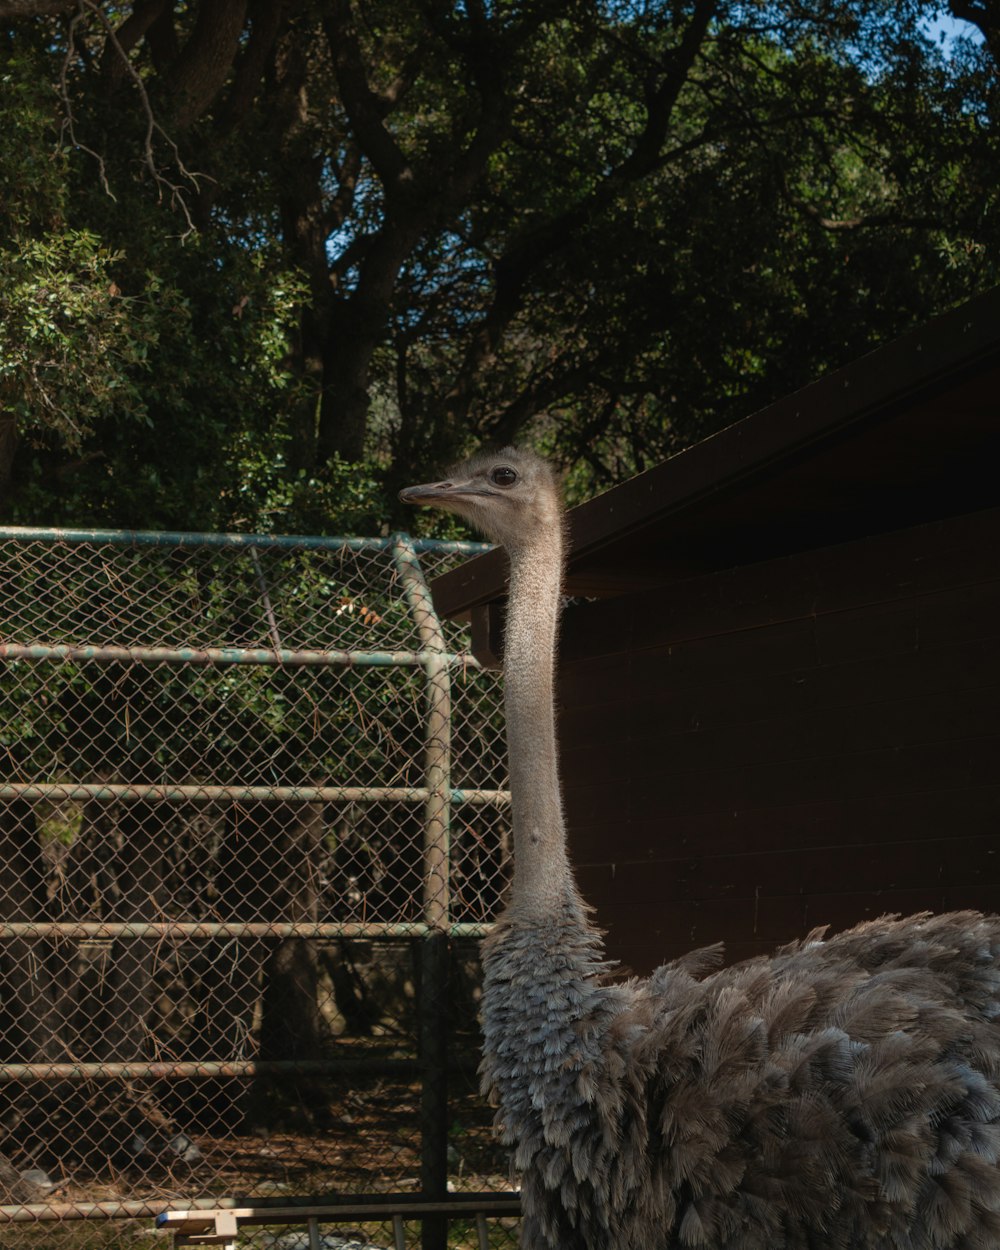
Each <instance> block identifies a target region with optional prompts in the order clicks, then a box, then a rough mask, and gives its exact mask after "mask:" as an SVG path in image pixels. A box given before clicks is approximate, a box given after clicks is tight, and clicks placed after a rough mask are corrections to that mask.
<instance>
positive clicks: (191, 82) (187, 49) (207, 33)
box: [167, 0, 247, 131]
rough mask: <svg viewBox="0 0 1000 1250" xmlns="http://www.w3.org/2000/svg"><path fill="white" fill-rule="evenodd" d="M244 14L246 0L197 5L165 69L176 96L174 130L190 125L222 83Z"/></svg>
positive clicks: (185, 128)
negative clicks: (181, 43)
mask: <svg viewBox="0 0 1000 1250" xmlns="http://www.w3.org/2000/svg"><path fill="white" fill-rule="evenodd" d="M246 15H247V0H211V3H203V4H200V5H199V6H198V10H197V17H196V18H195V24H194V30H193V31H192V32H191V34H190V36H189V37H188V40H187V42H186V43H185V44H184V47H183V48H182V49H181V51H180V54H179V55H178V57H177V59H176V60H175V61H174V63H173V65H171V67H170V69H169V71H168V73H167V80H168V86H169V88H170V90H171V92H172V93H173V94H174V95H175V96H176V99H177V103H176V105H175V107H174V109H173V120H174V125H175V126H176V127H177V129H178V130H181V131H184V130H187V129H188V128H189V127H190V126H191V125H193V124H194V122H196V121H197V120H198V118H199V117H201V116H202V114H203V113H205V112H206V111H207V110H208V108H209V107H210V106H211V104H212V102H213V101H214V100H215V98H216V96H217V95H218V94H219V92H220V91H221V90H222V88H223V86H224V85H225V82H226V80H227V78H228V77H229V74H230V72H231V70H232V68H233V61H234V59H235V57H236V52H237V49H238V48H239V41H240V36H241V35H242V33H243V25H244V22H245V21H246Z"/></svg>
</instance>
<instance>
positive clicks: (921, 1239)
mask: <svg viewBox="0 0 1000 1250" xmlns="http://www.w3.org/2000/svg"><path fill="white" fill-rule="evenodd" d="M401 498H402V499H404V500H406V501H408V502H412V503H419V504H427V505H431V506H437V507H442V508H445V509H448V510H451V511H454V512H457V513H459V514H460V515H461V516H463V517H465V518H467V519H468V520H470V521H471V522H472V523H473V524H475V525H476V526H477V527H478V528H479V529H481V530H482V531H484V532H485V533H486V534H487V535H488V536H489V537H491V538H492V539H493V540H494V541H497V542H500V543H501V544H502V545H503V546H504V547H505V548H506V550H507V553H508V556H509V559H510V594H509V601H508V613H507V630H506V638H505V646H504V669H505V703H506V715H507V734H508V748H509V757H510V785H511V798H512V806H513V839H514V871H513V879H512V882H511V889H510V896H509V902H508V905H507V908H506V910H505V912H504V914H503V915H502V917H501V918H500V920H499V922H498V924H497V927H496V930H495V932H494V934H493V935H492V937H491V938H490V939H489V941H488V943H487V945H486V948H485V951H484V965H485V982H484V990H483V1009H482V1015H483V1027H484V1056H483V1062H482V1069H481V1071H482V1076H483V1084H484V1089H485V1090H486V1091H487V1092H488V1093H489V1094H490V1095H491V1096H492V1097H493V1099H494V1101H495V1102H496V1104H497V1107H498V1111H497V1122H498V1125H499V1127H500V1129H501V1132H502V1135H503V1140H504V1141H505V1143H506V1144H507V1145H509V1146H510V1147H511V1148H512V1156H513V1165H514V1167H515V1168H516V1170H517V1171H518V1172H519V1173H520V1174H521V1178H522V1200H523V1210H524V1219H523V1222H522V1234H521V1237H522V1240H521V1244H522V1246H523V1247H525V1248H526V1250H667V1248H668V1247H669V1248H674V1247H692V1248H696V1247H705V1248H706V1250H722V1248H732V1250H736V1248H739V1250H792V1248H793V1247H794V1248H796V1250H798V1248H800V1247H801V1248H802V1250H805V1248H809V1250H848V1248H850V1250H868V1248H872V1250H874V1248H875V1247H879V1248H882V1250H890V1248H891V1250H987V1248H993V1250H995V1248H997V1247H1000V1168H998V1157H1000V1093H998V1086H1000V1023H998V1018H1000V973H998V964H997V954H998V947H1000V921H998V920H997V919H996V918H986V917H983V916H980V915H978V914H976V913H972V912H963V913H955V914H951V915H942V916H933V917H932V916H930V915H922V916H915V917H912V918H910V919H906V920H894V919H883V920H878V921H874V922H872V923H869V924H864V925H861V926H859V927H858V928H855V929H852V930H850V931H849V932H846V933H842V934H839V935H837V936H835V937H833V938H830V939H829V940H823V939H822V931H820V932H818V933H815V934H811V935H810V936H809V937H807V938H806V939H805V940H804V941H803V942H800V943H795V944H793V945H791V946H788V947H786V948H784V949H783V950H781V951H779V952H778V953H777V954H776V955H774V956H773V957H770V958H759V959H754V960H750V961H748V962H746V963H743V964H740V965H737V966H735V967H730V968H719V967H718V965H719V963H720V961H721V950H720V948H718V947H715V948H708V949H707V950H703V951H697V952H694V953H693V954H691V955H689V956H686V957H685V958H683V959H680V960H676V961H674V962H673V963H669V964H667V965H665V966H664V967H662V968H659V969H657V970H656V971H655V972H654V973H653V974H652V975H651V976H650V977H649V978H647V979H645V980H630V981H624V982H620V983H615V982H614V981H612V980H611V979H610V975H609V974H610V971H611V969H610V968H609V965H608V964H606V963H605V961H604V958H603V947H602V943H601V939H600V936H599V934H598V932H597V931H596V930H595V929H594V928H593V927H592V925H591V924H590V923H589V920H588V915H587V909H586V906H585V905H584V903H583V902H582V900H581V898H580V895H579V893H578V892H577V889H576V885H575V882H574V879H573V874H572V870H571V868H570V864H569V859H568V855H567V849H566V835H565V824H564V819H563V812H562V801H561V794H560V787H559V778H558V769H557V751H556V735H555V718H554V702H553V682H554V664H555V644H556V634H557V625H558V614H559V599H560V585H561V575H562V562H563V555H562V547H563V522H562V508H561V503H560V499H559V491H558V488H557V486H556V484H555V482H554V480H553V477H552V474H551V471H550V470H549V468H548V466H547V465H546V464H545V462H544V461H542V460H540V459H539V458H538V457H536V456H534V455H532V454H530V453H527V452H524V451H519V450H515V449H514V448H505V449H504V450H503V451H502V452H500V453H498V454H496V455H494V456H485V455H484V456H477V457H474V458H473V459H472V460H470V461H469V462H467V463H466V464H464V465H462V466H461V467H460V468H458V469H456V470H454V471H453V473H452V474H451V476H450V477H449V478H448V479H447V480H446V481H442V482H437V483H432V484H428V485H426V486H416V487H411V488H409V489H407V490H405V491H403V492H402V494H401Z"/></svg>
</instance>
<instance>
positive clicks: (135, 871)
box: [0, 527, 516, 1250]
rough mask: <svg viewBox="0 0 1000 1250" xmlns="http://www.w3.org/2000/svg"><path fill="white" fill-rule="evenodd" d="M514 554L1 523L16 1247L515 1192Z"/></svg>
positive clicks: (5, 1036) (10, 1215)
mask: <svg viewBox="0 0 1000 1250" xmlns="http://www.w3.org/2000/svg"><path fill="white" fill-rule="evenodd" d="M487 549H488V548H487V546H486V545H484V544H479V543H462V542H447V543H441V542H437V541H435V540H425V539H412V538H410V537H408V536H406V535H400V534H395V535H389V536H387V537H384V538H360V539H354V538H336V537H334V538H323V537H309V536H305V537H295V536H291V537H288V536H272V535H222V534H184V533H132V532H128V531H117V530H115V531H111V530H79V529H77V530H72V529H67V530H58V529H39V528H27V527H4V528H0V581H2V583H3V585H4V587H5V602H4V605H3V608H2V610H0V700H2V701H3V712H2V716H0V858H2V860H3V862H4V865H5V873H4V875H3V877H2V878H0V1125H6V1126H7V1128H6V1129H0V1223H7V1224H9V1225H10V1226H12V1227H14V1226H20V1225H22V1224H25V1223H33V1222H37V1221H39V1220H42V1221H47V1220H57V1221H62V1220H78V1219H122V1218H138V1217H142V1218H148V1217H152V1216H154V1215H159V1214H161V1213H163V1212H165V1211H167V1210H169V1209H170V1208H171V1207H177V1206H183V1207H184V1208H185V1209H186V1210H190V1211H197V1210H200V1209H206V1210H207V1209H209V1208H211V1209H213V1210H217V1209H219V1208H225V1207H227V1206H234V1207H235V1205H237V1204H238V1205H239V1206H240V1207H241V1208H247V1207H248V1201H247V1200H248V1199H249V1206H250V1207H252V1208H253V1209H254V1210H255V1211H256V1210H257V1209H263V1208H266V1207H268V1206H269V1205H271V1204H275V1205H278V1204H282V1203H283V1204H284V1206H285V1207H286V1208H287V1207H288V1206H289V1200H290V1199H299V1198H302V1199H305V1198H310V1199H316V1198H317V1197H319V1196H322V1195H323V1194H324V1193H327V1194H328V1193H330V1192H333V1191H336V1192H337V1193H338V1194H339V1195H347V1196H348V1199H349V1200H351V1201H357V1202H358V1203H359V1204H360V1205H361V1206H363V1207H364V1209H365V1211H366V1212H367V1211H370V1210H372V1209H373V1208H371V1206H370V1199H372V1198H373V1197H374V1195H375V1193H376V1192H378V1193H381V1194H383V1195H384V1194H385V1193H386V1192H388V1193H389V1194H393V1191H394V1190H395V1189H399V1188H400V1187H402V1190H406V1192H405V1193H403V1192H402V1191H401V1192H400V1193H398V1194H395V1195H394V1196H393V1197H392V1198H391V1199H390V1198H386V1199H385V1201H391V1202H392V1203H396V1204H397V1206H396V1208H395V1209H398V1201H399V1200H400V1199H405V1200H406V1201H409V1202H413V1201H424V1202H425V1203H427V1204H429V1205H428V1207H427V1212H428V1214H427V1218H426V1219H425V1220H424V1222H423V1225H422V1229H423V1231H422V1233H421V1245H422V1247H423V1250H444V1246H445V1241H444V1238H445V1237H446V1235H447V1221H446V1220H444V1217H443V1216H442V1215H441V1214H440V1211H439V1210H438V1208H439V1207H440V1204H442V1203H445V1204H446V1203H447V1201H448V1200H449V1199H450V1198H453V1197H454V1196H452V1195H449V1193H448V1190H449V1188H452V1187H456V1186H457V1187H458V1188H459V1189H469V1188H471V1189H473V1190H477V1191H478V1190H489V1189H491V1188H495V1189H497V1190H501V1191H502V1190H505V1189H506V1186H507V1178H506V1165H505V1163H504V1161H503V1158H502V1154H501V1152H500V1151H499V1149H498V1145H497V1142H496V1139H495V1138H494V1137H493V1134H492V1130H491V1127H490V1123H491V1118H492V1115H491V1112H490V1111H489V1109H488V1108H486V1107H485V1106H484V1105H483V1104H482V1102H481V1101H480V1099H479V1097H478V1094H477V1092H476V1078H475V1068H476V1065H477V1061H478V1033H477V1027H476V1023H475V1013H476V1002H477V996H478V988H477V985H478V961H477V957H476V945H475V944H476V943H477V942H478V940H479V939H481V938H482V937H484V936H485V935H487V934H488V933H489V932H490V931H491V929H492V922H493V916H494V914H495V912H496V909H497V907H498V905H499V901H500V898H501V895H502V892H503V889H504V886H505V881H506V877H507V872H508V859H509V847H508V832H507V821H508V818H509V802H510V796H509V792H508V790H507V785H506V768H505V753H504V747H503V716H502V697H501V689H500V685H499V679H498V676H497V674H496V673H493V672H487V671H484V670H482V669H481V667H480V666H479V664H478V663H477V661H476V660H475V659H474V658H473V657H472V655H471V653H470V652H469V647H468V638H467V636H466V634H465V632H464V630H463V628H462V627H460V626H457V625H453V624H451V623H449V622H441V621H439V620H438V618H437V616H436V614H435V612H434V607H433V602H432V600H431V596H430V592H429V589H428V578H429V577H431V576H433V575H435V574H436V573H437V572H440V571H443V570H445V569H447V568H449V567H453V566H454V564H455V563H456V562H459V561H461V560H462V559H464V558H467V557H469V556H471V555H475V554H478V553H480V552H482V551H484V550H487ZM386 1051H389V1052H390V1053H388V1054H387V1053H386ZM414 1183H415V1184H416V1189H415V1190H413V1189H412V1186H413V1185H414ZM275 1186H278V1188H279V1189H280V1193H277V1192H274V1187H275ZM378 1200H379V1201H381V1200H382V1199H378ZM506 1200H507V1201H508V1206H507V1207H505V1208H504V1209H505V1210H511V1208H510V1206H509V1197H508V1199H506ZM339 1201H340V1199H339V1198H338V1202H339ZM435 1204H438V1205H437V1206H435ZM292 1205H293V1206H294V1203H293V1204H292ZM515 1205H516V1204H515ZM343 1209H344V1208H343V1207H338V1210H343ZM443 1209H454V1208H447V1207H446V1208H443ZM359 1218H360V1217H359ZM394 1228H396V1229H397V1232H396V1233H395V1234H394V1235H395V1236H396V1237H397V1239H398V1236H399V1234H398V1221H397V1224H396V1225H394ZM494 1232H495V1230H494ZM484 1235H485V1234H484V1233H483V1230H482V1227H481V1225H480V1232H479V1237H480V1244H483V1243H482V1238H483V1236H484ZM491 1236H493V1233H491ZM510 1237H511V1239H512V1240H511V1245H513V1240H514V1239H515V1234H514V1232H513V1231H511V1232H510ZM4 1244H5V1245H6V1244H7V1241H6V1240H4ZM496 1244H499V1243H496Z"/></svg>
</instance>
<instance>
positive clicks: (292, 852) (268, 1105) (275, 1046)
mask: <svg viewBox="0 0 1000 1250" xmlns="http://www.w3.org/2000/svg"><path fill="white" fill-rule="evenodd" d="M276 817H277V818H278V819H281V820H282V821H283V822H284V830H283V836H280V837H278V838H276V839H275V846H276V848H278V849H279V850H280V854H281V861H280V862H281V867H282V872H283V878H282V879H283V886H282V888H281V890H280V891H278V892H276V895H275V899H274V904H275V906H276V910H277V912H278V915H276V916H275V919H279V918H280V919H281V920H284V921H288V922H290V923H312V924H315V923H316V921H317V920H318V918H319V863H320V852H321V849H322V843H323V805H322V804H320V803H310V804H308V805H306V806H300V807H297V808H295V809H290V808H281V809H279V812H278V813H276ZM322 1034H323V1026H322V1016H321V1014H320V1009H319V966H318V960H317V956H316V943H315V941H313V940H311V939H304V938H284V939H281V940H279V941H278V942H277V943H276V945H275V946H274V949H273V950H272V952H271V954H270V956H269V957H268V960H267V962H266V964H265V966H264V993H263V1003H262V1015H261V1030H260V1057H261V1059H277V1060H289V1059H292V1060H294V1059H304V1060H312V1059H319V1058H321V1056H322V1044H321V1043H322ZM325 1105H326V1096H325V1093H324V1090H323V1086H322V1083H321V1082H318V1081H317V1080H316V1079H315V1078H314V1077H312V1076H309V1075H305V1074H303V1075H301V1076H299V1075H296V1074H294V1073H292V1074H290V1075H289V1076H288V1077H268V1076H263V1077H260V1078H259V1079H258V1080H257V1081H256V1083H255V1087H254V1091H253V1096H252V1099H251V1117H252V1119H253V1121H254V1123H258V1124H259V1123H265V1124H271V1123H275V1122H280V1121H285V1122H288V1121H289V1120H291V1121H292V1122H297V1123H298V1124H299V1125H301V1126H303V1127H304V1126H306V1125H309V1124H315V1123H317V1121H319V1122H321V1121H322V1119H323V1118H324V1111H325Z"/></svg>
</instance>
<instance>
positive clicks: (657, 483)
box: [433, 287, 1000, 616]
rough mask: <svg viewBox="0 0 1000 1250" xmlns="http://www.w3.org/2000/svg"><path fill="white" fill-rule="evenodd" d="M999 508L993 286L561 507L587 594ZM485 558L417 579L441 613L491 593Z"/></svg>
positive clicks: (502, 572) (998, 317) (491, 563)
mask: <svg viewBox="0 0 1000 1250" xmlns="http://www.w3.org/2000/svg"><path fill="white" fill-rule="evenodd" d="M998 502H1000V287H997V288H994V289H993V290H991V291H988V292H986V293H985V294H983V295H980V296H977V297H976V298H975V299H972V300H970V301H968V302H967V303H965V304H962V305H961V306H960V307H958V308H955V309H953V310H952V311H951V312H948V313H945V314H944V315H943V316H941V317H937V318H935V319H934V320H932V321H930V322H928V323H927V324H925V325H923V326H920V327H919V328H917V329H915V330H912V331H910V332H909V333H907V334H904V335H902V336H901V337H900V338H898V339H894V340H893V341H892V342H890V343H887V344H885V345H884V346H883V347H880V348H878V349H877V350H875V351H873V352H870V353H869V354H867V355H865V356H862V357H860V358H859V359H858V360H855V361H853V362H852V363H851V364H849V365H846V366H845V367H844V368H842V369H838V370H836V371H835V372H834V373H830V374H828V375H826V376H825V377H823V378H821V379H820V380H818V381H816V382H814V383H812V384H810V385H809V386H806V387H804V388H803V389H802V390H799V391H796V392H794V393H793V394H791V395H788V396H786V397H785V398H783V399H780V400H778V401H777V402H776V403H774V404H771V405H769V406H768V407H767V408H763V409H761V410H760V411H758V412H755V413H753V414H752V415H751V416H749V417H746V418H745V419H744V420H742V421H738V422H737V423H736V424H735V425H731V426H729V427H728V428H727V429H725V430H722V431H721V432H720V433H718V434H715V435H713V436H712V437H710V438H706V439H705V440H703V441H702V442H700V443H697V444H695V445H694V446H693V447H690V448H688V449H687V450H685V451H682V452H679V453H678V454H677V455H675V456H672V457H671V458H670V459H669V460H665V461H664V462H663V463H662V464H659V465H657V466H655V467H654V468H652V469H649V470H648V471H647V472H645V473H641V474H639V475H638V476H636V477H634V478H631V479H629V480H628V481H626V482H623V483H622V484H621V485H619V486H616V487H614V488H612V489H611V490H609V491H606V492H605V493H604V494H601V495H598V496H596V497H595V498H594V499H591V500H589V501H588V502H587V503H584V504H580V505H579V506H578V507H576V508H573V509H571V510H570V512H569V540H570V542H569V557H568V568H567V593H569V594H573V595H582V596H588V597H595V598H604V597H609V596H612V595H618V594H622V593H626V592H628V591H633V590H639V589H643V588H646V587H649V586H654V585H662V584H665V583H667V582H670V581H672V580H675V579H677V578H683V577H690V576H693V575H696V574H697V573H701V572H707V571H711V570H713V569H719V568H727V567H733V566H736V565H739V564H744V563H751V562H753V561H756V560H762V559H768V558H770V557H773V556H778V555H786V554H790V553H791V552H794V551H802V550H806V549H808V548H810V547H817V546H826V545H829V544H830V543H834V542H844V541H848V540H849V539H852V538H858V537H862V536H864V535H867V534H874V533H880V532H885V531H887V530H893V529H900V528H903V527H905V526H909V525H915V524H918V523H920V522H923V521H928V520H933V519H937V518H940V517H944V516H950V515H957V514H959V513H964V512H971V511H975V510H977V509H979V508H985V507H990V506H994V505H996V504H997V503H998ZM505 579H506V560H505V558H504V556H503V553H502V552H500V551H492V552H489V553H487V554H486V555H482V556H478V557H476V558H475V559H473V560H470V561H468V562H467V563H465V564H463V565H461V566H460V567H459V568H457V569H455V570H453V571H452V572H450V573H447V574H445V575H444V576H442V577H439V578H437V579H436V580H435V582H434V583H433V592H434V600H435V603H436V605H437V608H438V611H439V612H440V613H441V614H442V615H444V616H460V615H465V614H467V613H469V612H470V611H471V610H472V609H474V608H476V607H479V606H481V605H483V604H486V603H491V602H495V601H497V600H500V599H502V598H503V597H504V595H505V593H506V586H505Z"/></svg>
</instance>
